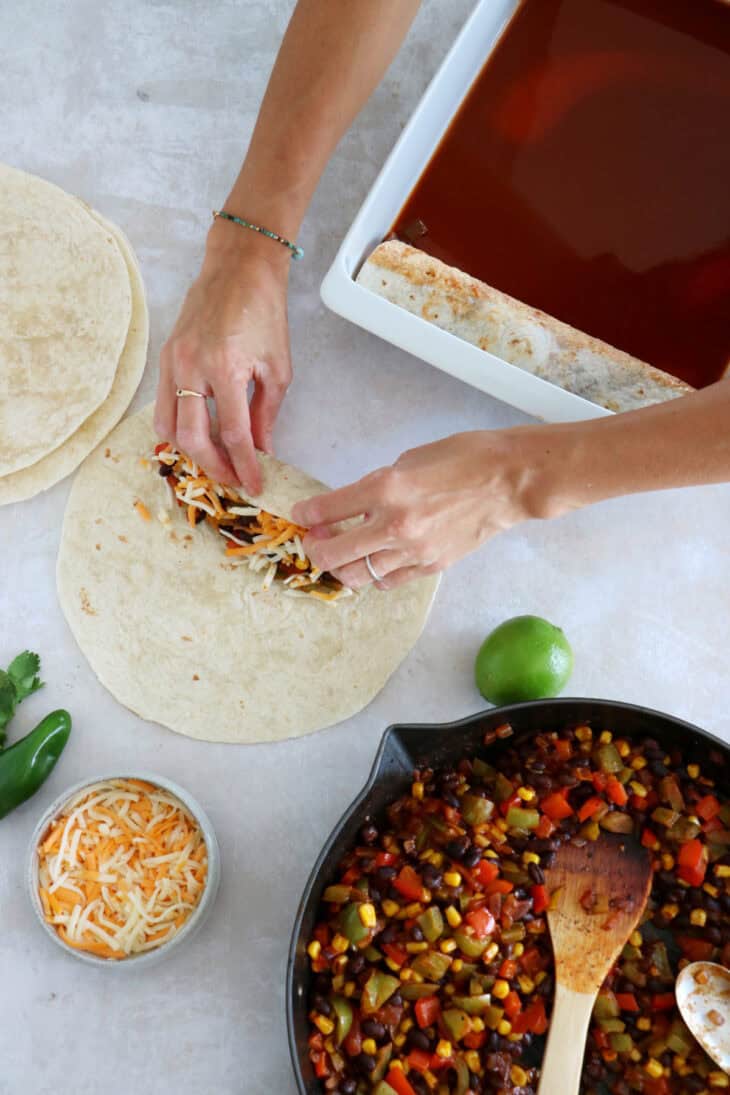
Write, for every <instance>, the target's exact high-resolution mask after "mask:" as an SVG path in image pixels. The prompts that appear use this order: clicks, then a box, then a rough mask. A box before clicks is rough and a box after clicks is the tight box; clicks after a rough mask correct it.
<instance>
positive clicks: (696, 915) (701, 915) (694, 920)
mask: <svg viewBox="0 0 730 1095" xmlns="http://www.w3.org/2000/svg"><path fill="white" fill-rule="evenodd" d="M689 919H690V923H691V924H694V925H695V927H696V928H704V926H705V924H706V923H707V913H706V912H705V910H704V909H692V912H691V913H690V914H689Z"/></svg>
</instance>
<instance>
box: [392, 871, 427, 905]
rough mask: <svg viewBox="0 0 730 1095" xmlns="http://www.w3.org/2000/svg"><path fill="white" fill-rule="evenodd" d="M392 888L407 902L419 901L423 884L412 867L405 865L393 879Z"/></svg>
mask: <svg viewBox="0 0 730 1095" xmlns="http://www.w3.org/2000/svg"><path fill="white" fill-rule="evenodd" d="M393 886H394V887H395V889H396V890H397V891H398V893H399V894H402V895H403V897H405V898H407V899H408V901H420V900H421V896H422V894H423V882H422V881H421V879H420V877H419V875H418V874H416V872H415V871H414V869H413V867H411V866H410V865H409V864H406V865H405V867H401V870H400V873H399V874H398V875H397V876H396V877H395V878H394V879H393Z"/></svg>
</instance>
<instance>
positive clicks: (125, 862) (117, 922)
mask: <svg viewBox="0 0 730 1095" xmlns="http://www.w3.org/2000/svg"><path fill="white" fill-rule="evenodd" d="M207 871H208V856H207V848H206V844H205V839H204V837H203V834H202V832H201V831H200V827H199V825H198V824H197V822H196V820H195V818H194V817H193V816H192V815H191V814H190V812H189V811H188V810H187V808H186V807H185V806H184V805H183V804H182V803H181V802H180V801H179V799H177V798H176V797H175V796H174V795H172V794H170V792H168V791H165V790H163V789H162V788H160V787H155V786H154V785H153V784H150V783H147V782H146V781H144V780H135V779H128V780H124V779H118V780H106V781H104V782H102V783H97V784H93V785H92V786H90V787H87V788H85V789H84V790H83V791H81V792H80V793H79V794H77V795H76V796H75V797H74V798H73V799H71V800H70V801H69V802H68V803H67V804H66V806H65V807H64V809H63V811H62V813H61V815H60V816H59V817H58V818H55V819H54V820H53V821H52V822H51V824H50V825H49V828H48V830H47V832H46V833H45V834H44V836H43V838H42V839H41V841H40V843H39V845H38V893H39V897H40V900H41V905H42V908H43V915H44V917H45V919H46V921H47V923H49V924H51V925H52V926H53V927H54V928H55V929H56V931H57V933H58V935H59V937H60V938H61V939H62V941H63V942H64V943H67V944H68V945H69V946H71V947H74V948H76V949H78V950H85V951H88V952H89V953H90V954H95V955H99V956H100V957H103V958H110V959H116V960H118V959H124V958H128V957H130V956H132V955H135V954H140V953H143V952H145V951H148V950H153V949H154V948H156V947H158V946H161V945H162V944H163V943H166V942H168V941H169V940H170V939H172V938H173V936H175V935H176V934H177V932H178V931H179V930H180V928H181V927H182V926H183V924H185V922H186V921H187V919H188V917H189V916H190V914H191V913H192V911H193V909H194V908H195V907H196V905H197V904H198V902H199V901H200V898H201V896H202V894H203V891H204V889H205V884H206V880H207Z"/></svg>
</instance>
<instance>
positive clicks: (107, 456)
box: [104, 449, 112, 460]
mask: <svg viewBox="0 0 730 1095" xmlns="http://www.w3.org/2000/svg"><path fill="white" fill-rule="evenodd" d="M111 454H112V450H111V449H104V456H105V457H106V458H107V460H108V459H109V457H110V456H111Z"/></svg>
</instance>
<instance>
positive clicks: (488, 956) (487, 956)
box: [482, 943, 499, 965]
mask: <svg viewBox="0 0 730 1095" xmlns="http://www.w3.org/2000/svg"><path fill="white" fill-rule="evenodd" d="M498 954H499V944H498V943H490V944H489V946H488V947H487V949H486V950H485V952H484V954H483V955H482V961H483V962H484V963H485V965H489V963H490V962H491V961H493V960H494V959H495V958H496V957H497V955H498Z"/></svg>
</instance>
